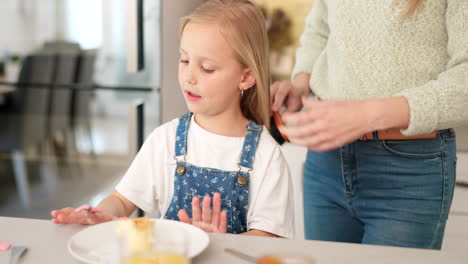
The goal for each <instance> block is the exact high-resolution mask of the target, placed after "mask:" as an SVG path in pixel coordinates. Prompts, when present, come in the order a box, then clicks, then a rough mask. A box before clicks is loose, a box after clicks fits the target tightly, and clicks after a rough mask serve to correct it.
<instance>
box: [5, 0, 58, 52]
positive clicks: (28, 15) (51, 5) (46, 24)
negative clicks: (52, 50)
mask: <svg viewBox="0 0 468 264" xmlns="http://www.w3.org/2000/svg"><path fill="white" fill-rule="evenodd" d="M56 1H61V0H41V1H36V0H1V1H0V33H1V34H2V37H1V38H0V56H3V55H4V52H7V51H8V52H9V53H17V54H21V55H24V54H26V53H29V52H31V51H32V50H34V49H36V48H38V47H39V46H40V45H41V44H42V43H43V42H44V41H45V40H50V39H53V38H55V36H56V23H55V21H56V4H55V3H56Z"/></svg>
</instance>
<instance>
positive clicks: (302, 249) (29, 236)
mask: <svg viewBox="0 0 468 264" xmlns="http://www.w3.org/2000/svg"><path fill="white" fill-rule="evenodd" d="M83 228H86V227H85V226H79V225H55V224H52V223H51V222H50V221H47V220H36V219H25V218H12V217H0V241H6V242H9V243H11V244H13V245H22V246H26V247H28V251H27V253H26V254H25V255H24V256H23V258H22V259H21V261H20V263H22V264H27V263H34V264H38V263H48V264H59V263H60V264H63V263H70V264H73V263H79V262H78V261H77V260H74V259H73V257H72V256H71V255H70V254H69V253H68V250H67V241H68V239H69V238H70V237H71V236H72V235H73V234H75V233H76V232H78V231H80V230H82V229H83ZM209 236H210V240H211V241H210V245H209V246H208V248H207V249H206V250H205V251H204V252H203V253H202V254H201V255H199V256H198V257H196V258H195V259H193V262H192V263H193V264H219V263H223V264H228V263H236V264H237V263H238V264H243V263H245V264H247V262H245V261H242V260H240V259H237V258H235V257H233V256H231V255H228V254H226V253H224V251H223V250H224V248H233V249H237V250H241V251H243V252H245V253H247V254H251V255H253V256H260V255H263V254H268V253H269V254H271V253H282V252H284V253H300V254H301V255H304V254H305V255H309V256H313V257H314V258H315V259H316V260H317V264H380V263H381V264H404V263H408V264H418V263H421V264H432V263H434V264H435V263H441V264H442V263H443V264H449V263H450V264H461V263H466V260H464V261H462V258H461V257H459V256H455V255H450V254H448V253H446V252H441V251H434V250H422V249H409V248H398V247H384V246H369V245H358V244H348V243H334V242H321V241H304V240H286V239H281V238H264V237H251V236H242V235H227V234H209ZM9 254H10V252H9V251H7V252H0V263H8V258H9Z"/></svg>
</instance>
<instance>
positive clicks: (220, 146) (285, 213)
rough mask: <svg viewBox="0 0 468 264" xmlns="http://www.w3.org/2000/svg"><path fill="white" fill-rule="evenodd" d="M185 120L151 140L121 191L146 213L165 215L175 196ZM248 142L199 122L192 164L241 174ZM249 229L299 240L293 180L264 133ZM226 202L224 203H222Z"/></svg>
mask: <svg viewBox="0 0 468 264" xmlns="http://www.w3.org/2000/svg"><path fill="white" fill-rule="evenodd" d="M178 124H179V119H174V120H172V121H170V122H168V123H165V124H163V125H161V126H160V127H158V128H156V129H155V130H154V131H153V132H152V133H151V135H150V136H149V137H148V138H147V139H146V141H145V143H144V144H143V146H142V148H141V150H140V151H139V153H138V154H137V156H136V157H135V160H134V161H133V162H132V164H131V165H130V168H129V169H128V171H127V172H126V174H125V175H124V177H123V178H122V180H121V181H120V183H119V184H118V185H117V187H116V190H117V191H118V192H119V193H120V194H122V195H123V196H125V197H126V198H127V199H128V200H130V201H131V202H132V203H134V204H135V205H136V206H138V207H139V208H141V209H143V210H144V211H146V212H149V213H153V212H157V211H158V210H159V213H160V214H161V215H163V216H164V215H165V214H166V211H167V210H168V208H169V205H170V203H171V200H172V196H173V194H174V172H175V168H176V160H175V159H174V154H175V136H176V130H177V125H178ZM243 142H244V138H243V137H226V136H220V135H217V134H213V133H211V132H208V131H206V130H205V129H203V128H201V127H200V126H199V125H198V124H197V123H196V122H195V121H194V118H192V119H191V121H190V128H189V132H188V137H187V157H186V160H187V162H188V163H191V164H193V165H196V166H198V167H209V168H216V169H220V170H224V171H237V170H239V167H238V166H237V164H238V162H239V158H240V154H241V151H242V146H243ZM249 188H250V189H249V204H248V211H247V229H248V230H251V229H257V230H262V231H266V232H270V233H273V234H276V235H278V236H282V237H287V238H293V237H294V204H293V199H292V197H293V193H292V183H291V176H290V173H289V168H288V165H287V163H286V161H285V159H284V157H283V154H282V153H281V150H280V147H279V145H278V144H277V143H276V141H275V140H274V139H273V138H272V137H271V135H270V134H269V133H268V131H267V129H266V128H264V129H263V131H262V134H261V137H260V141H259V143H258V147H257V151H256V154H255V159H254V164H253V170H252V171H251V172H250V187H249ZM221 199H222V197H221Z"/></svg>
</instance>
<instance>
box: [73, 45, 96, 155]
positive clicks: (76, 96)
mask: <svg viewBox="0 0 468 264" xmlns="http://www.w3.org/2000/svg"><path fill="white" fill-rule="evenodd" d="M95 61H96V53H95V52H94V51H85V52H83V53H82V54H81V55H80V56H79V57H78V63H77V71H76V75H75V81H74V83H75V89H73V92H72V100H71V104H70V127H71V128H72V129H71V130H72V132H73V133H75V131H76V129H77V128H78V127H82V128H84V130H85V131H86V134H87V136H88V143H89V145H90V147H91V153H92V154H94V141H93V137H92V131H91V121H90V103H91V101H92V99H93V97H94V93H95V91H94V78H93V77H94V64H95ZM73 137H74V141H75V142H76V133H75V135H74V136H73ZM75 145H76V143H75Z"/></svg>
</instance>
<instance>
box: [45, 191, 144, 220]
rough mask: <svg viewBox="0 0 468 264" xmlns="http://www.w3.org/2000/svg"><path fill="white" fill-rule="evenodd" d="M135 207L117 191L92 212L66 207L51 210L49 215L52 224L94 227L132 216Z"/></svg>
mask: <svg viewBox="0 0 468 264" xmlns="http://www.w3.org/2000/svg"><path fill="white" fill-rule="evenodd" d="M135 209H136V206H135V205H134V204H133V203H132V202H130V201H129V200H128V199H127V198H125V197H124V196H122V195H121V194H120V193H118V192H117V191H114V192H113V193H111V194H110V195H109V196H107V197H106V198H104V200H102V201H101V202H100V203H99V205H98V206H97V207H96V208H95V209H94V210H77V209H76V208H72V207H67V208H63V209H60V210H53V211H52V212H51V215H52V216H53V217H55V218H54V219H52V222H53V223H54V224H82V225H94V224H99V223H103V222H108V221H112V220H117V219H120V218H126V217H128V216H130V215H131V214H132V212H133V211H134V210H135Z"/></svg>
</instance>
